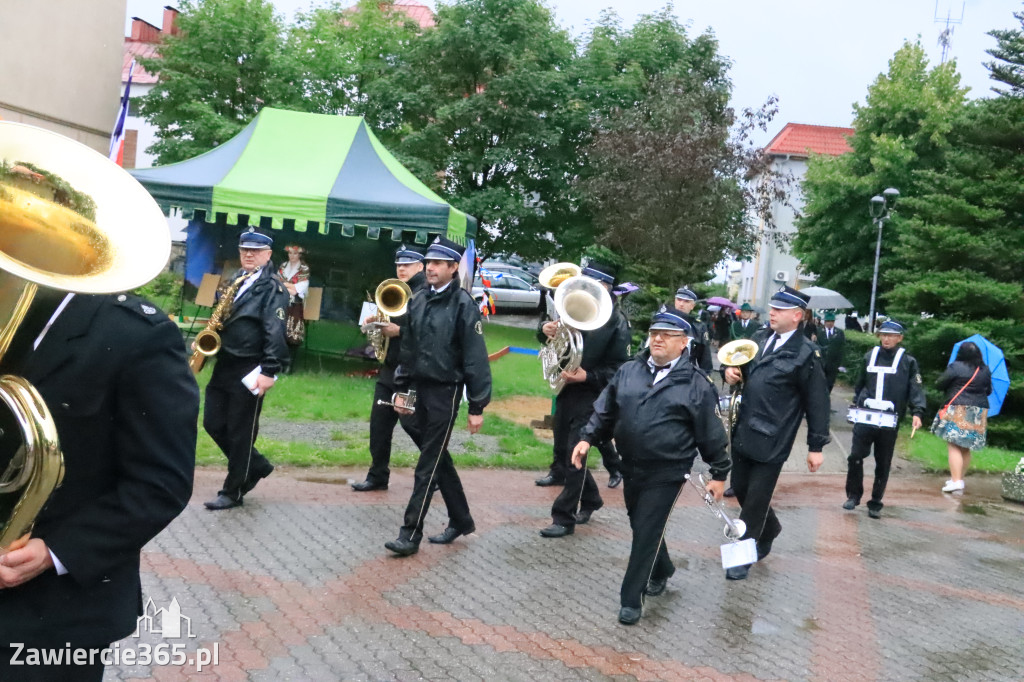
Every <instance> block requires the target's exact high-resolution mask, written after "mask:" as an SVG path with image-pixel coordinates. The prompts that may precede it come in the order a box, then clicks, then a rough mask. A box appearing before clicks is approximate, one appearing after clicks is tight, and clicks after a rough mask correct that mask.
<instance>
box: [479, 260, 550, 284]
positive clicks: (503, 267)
mask: <svg viewBox="0 0 1024 682" xmlns="http://www.w3.org/2000/svg"><path fill="white" fill-rule="evenodd" d="M480 270H481V271H486V272H501V273H504V274H506V275H515V276H516V277H518V278H520V279H525V280H526V281H527V282H529V283H530V284H531V285H533V286H535V287H538V288H539V281H540V280H538V279H537V275H535V274H533V273H532V272H530V271H528V270H524V269H523V268H521V267H519V266H518V265H511V264H509V263H503V262H501V261H493V260H485V261H484V262H483V263H481V264H480Z"/></svg>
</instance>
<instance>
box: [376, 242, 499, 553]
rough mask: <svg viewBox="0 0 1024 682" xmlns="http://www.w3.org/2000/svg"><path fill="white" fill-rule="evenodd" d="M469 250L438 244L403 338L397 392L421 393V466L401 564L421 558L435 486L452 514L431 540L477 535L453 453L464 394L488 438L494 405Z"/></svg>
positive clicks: (394, 544)
mask: <svg viewBox="0 0 1024 682" xmlns="http://www.w3.org/2000/svg"><path fill="white" fill-rule="evenodd" d="M465 250H466V249H465V247H464V246H460V245H459V244H456V243H455V242H453V241H451V240H450V239H446V238H444V237H437V238H436V239H434V242H433V243H432V244H431V245H430V247H429V248H428V249H427V254H426V261H427V266H426V271H427V283H428V284H429V285H430V290H429V291H422V292H420V293H419V294H417V295H416V296H414V297H413V299H412V301H411V302H410V303H409V313H408V318H409V319H408V327H406V328H405V329H403V330H402V352H401V360H400V362H399V365H398V368H397V370H396V371H395V385H396V386H397V387H398V388H399V390H400V391H403V392H404V391H407V390H409V389H413V390H415V391H416V403H415V413H414V414H415V416H416V419H415V423H416V429H417V430H418V431H419V433H420V458H419V461H418V462H417V463H416V475H415V480H414V482H413V489H412V497H411V498H410V499H409V505H408V506H407V507H406V510H405V519H404V521H403V523H402V528H401V530H399V532H398V539H396V540H392V541H390V542H387V543H385V544H384V546H385V547H387V548H388V549H389V550H391V551H392V552H394V553H395V554H398V555H399V556H408V555H410V554H415V553H416V552H417V551H419V547H420V540H421V539H422V537H423V520H424V519H425V518H426V516H427V510H428V509H429V508H430V498H431V486H432V485H433V483H434V482H435V481H436V482H437V485H438V488H439V489H440V491H441V497H442V498H443V499H444V503H445V506H447V507H448V527H447V528H445V529H444V532H442V533H441V534H439V535H434V536H431V537H430V538H429V540H430V541H431V542H433V543H435V544H448V543H450V542H452V541H453V540H455V538H457V537H459V536H460V535H468V534H470V533H472V532H473V531H475V530H476V525H475V524H474V523H473V517H472V516H471V515H470V513H469V502H468V501H467V500H466V493H465V491H463V489H462V481H461V480H460V479H459V474H458V472H457V471H456V470H455V464H454V463H453V462H452V456H451V455H450V454H449V453H448V439H449V438H451V435H452V427H453V426H454V425H455V419H456V417H457V416H458V414H459V402H460V401H461V400H462V390H463V387H465V389H466V394H467V395H468V397H469V432H470V433H476V432H477V431H479V430H480V427H481V426H482V425H483V423H484V408H485V407H487V404H488V403H489V402H490V401H491V367H490V361H489V360H488V358H487V347H486V345H485V344H484V330H483V323H482V322H481V321H480V310H479V308H478V307H477V304H476V301H474V300H473V297H472V296H471V295H470V294H469V292H467V291H466V290H465V289H463V288H462V287H460V286H459V277H458V270H459V261H460V260H462V254H463V253H465ZM399 402H402V401H401V400H399ZM395 409H396V410H397V411H399V412H400V413H403V412H404V413H405V414H410V411H409V410H406V409H404V408H403V407H400V406H397V405H396V406H395Z"/></svg>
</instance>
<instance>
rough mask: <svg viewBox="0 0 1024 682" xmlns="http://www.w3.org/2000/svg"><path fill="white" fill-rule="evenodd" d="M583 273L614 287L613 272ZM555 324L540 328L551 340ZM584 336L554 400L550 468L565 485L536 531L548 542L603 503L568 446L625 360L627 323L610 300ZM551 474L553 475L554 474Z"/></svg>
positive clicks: (592, 268)
mask: <svg viewBox="0 0 1024 682" xmlns="http://www.w3.org/2000/svg"><path fill="white" fill-rule="evenodd" d="M582 274H583V275H585V276H587V277H592V278H593V279H596V280H597V281H598V282H601V284H602V285H604V287H605V288H606V289H608V291H609V292H611V289H612V287H613V286H614V285H615V268H614V267H613V266H611V265H606V264H604V263H597V262H595V261H590V262H589V263H587V264H586V265H584V266H583V271H582ZM557 324H558V323H557V322H548V323H546V324H545V325H544V328H543V329H544V333H545V334H546V335H547V336H548V338H552V337H554V335H555V332H556V331H557ZM581 333H582V335H583V357H582V358H581V360H580V366H579V369H577V370H576V371H575V372H573V373H572V374H569V373H565V372H563V376H564V377H565V388H563V389H562V391H561V393H559V394H558V397H557V398H555V424H554V427H555V429H554V431H555V443H554V462H555V463H554V464H553V465H552V470H554V469H555V468H556V467H557V468H559V469H561V471H562V472H564V474H563V475H564V476H565V487H564V488H562V492H561V493H560V494H559V495H558V497H557V498H555V502H554V504H553V505H552V506H551V519H552V523H551V525H550V526H548V527H547V528H544V529H543V530H541V531H540V534H541V535H543V536H544V537H546V538H560V537H564V536H566V535H571V534H572V533H573V532H574V530H575V528H576V524H577V523H580V524H583V523H587V522H588V521H590V516H591V514H593V513H594V512H595V511H597V510H598V509H600V508H601V507H602V506H603V505H604V501H603V500H602V499H601V493H600V492H599V491H598V488H597V483H596V482H595V481H594V477H593V475H592V474H591V473H590V471H589V470H588V469H587V468H586V467H584V468H583V469H582V470H580V469H576V468H575V467H571V466H569V457H570V455H571V454H572V447H573V446H574V445H575V444H576V443H577V442H579V434H580V430H581V429H582V428H583V427H584V425H586V423H587V419H589V418H590V413H591V411H592V410H593V407H594V401H595V400H597V396H598V395H600V393H601V390H602V389H604V387H605V386H606V385H607V384H608V381H609V380H610V379H611V378H612V375H613V374H615V371H616V370H617V369H618V368H619V366H620V365H622V363H623V362H625V361H626V360H628V359H629V344H630V340H631V339H630V331H629V322H628V321H627V320H626V316H625V315H624V314H623V313H622V310H621V309H620V308H619V306H618V303H617V302H616V301H615V300H614V299H613V303H612V314H611V316H610V317H609V318H608V321H607V322H605V323H604V325H603V326H601V327H598V328H597V329H595V330H593V331H585V332H581ZM553 473H554V471H553Z"/></svg>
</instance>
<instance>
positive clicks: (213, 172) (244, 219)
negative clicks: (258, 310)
mask: <svg viewBox="0 0 1024 682" xmlns="http://www.w3.org/2000/svg"><path fill="white" fill-rule="evenodd" d="M131 173H132V175H133V176H135V178H136V179H137V180H138V181H139V182H140V183H142V185H143V186H144V187H145V188H146V189H147V190H148V191H149V193H150V194H151V195H152V196H153V198H154V199H156V201H157V203H158V204H160V206H161V208H163V210H164V212H165V213H168V214H170V213H171V212H172V211H178V212H180V215H181V216H182V217H184V218H185V219H187V220H189V221H191V222H190V225H189V228H188V244H187V254H188V255H187V263H186V268H185V270H186V279H188V280H189V281H190V282H192V283H193V284H198V281H199V280H200V279H201V278H202V275H203V273H205V272H215V271H217V269H218V267H219V265H218V264H219V263H220V262H222V261H224V260H227V259H230V258H232V257H234V258H237V250H236V245H237V235H238V233H239V232H240V231H242V230H244V229H247V227H248V226H255V227H259V228H260V229H262V230H264V231H266V232H267V233H268V234H270V235H271V236H273V237H274V241H275V244H274V246H275V248H274V252H275V262H279V261H280V260H281V256H282V252H281V247H283V246H284V245H285V244H290V243H296V244H300V245H302V246H304V247H305V248H306V251H307V261H308V262H309V264H310V268H311V270H312V276H313V278H314V279H318V278H319V279H320V280H321V281H320V284H322V285H324V286H325V287H326V289H325V301H324V306H325V313H326V314H327V316H329V317H338V318H349V317H351V312H352V311H350V312H349V313H348V314H335V315H331V314H330V310H329V309H330V308H332V307H333V308H340V307H347V308H351V309H353V310H354V308H355V307H357V303H358V300H360V299H361V298H362V296H361V292H362V291H364V290H365V289H367V288H369V289H370V290H372V289H373V288H374V287H375V286H376V284H377V282H379V281H380V280H381V279H383V278H384V277H389V276H391V277H393V276H394V269H393V267H392V266H391V262H392V261H391V255H392V254H393V252H394V249H395V248H397V246H398V243H399V242H402V241H404V242H406V243H418V244H426V243H427V242H429V241H431V240H432V239H433V238H434V235H446V236H447V237H448V238H450V239H453V240H455V241H457V242H459V243H461V244H465V245H466V246H467V247H470V248H468V249H467V252H472V251H473V249H472V246H473V245H474V241H475V237H476V231H477V221H476V219H475V218H473V217H472V216H469V215H467V214H465V213H463V212H462V211H459V210H458V209H456V208H454V207H453V206H451V205H449V204H448V203H447V202H446V201H445V200H444V199H442V198H441V197H439V196H438V195H437V194H435V193H434V192H433V191H431V190H430V189H429V188H428V187H427V186H426V185H424V184H423V183H422V182H420V181H419V180H418V179H417V178H416V177H415V176H414V175H413V174H412V173H411V172H409V170H408V169H406V168H405V167H404V166H403V165H402V164H401V163H399V162H398V160H397V159H395V157H394V156H393V155H392V154H391V153H390V152H389V151H388V150H387V149H385V148H384V146H383V145H382V144H381V143H380V141H379V140H378V139H377V138H376V136H375V135H374V134H373V132H372V131H371V130H370V128H369V127H368V126H367V125H366V122H365V121H364V120H363V119H362V118H361V117H357V116H328V115H323V114H309V113H302V112H296V111H285V110H281V109H272V108H266V109H263V110H262V111H261V112H260V113H259V114H258V115H257V116H256V118H255V119H253V121H252V122H251V123H250V124H249V125H248V126H246V128H245V129H244V130H243V131H242V132H240V133H239V134H238V135H236V136H235V137H233V138H231V139H230V140H228V141H227V142H225V143H224V144H222V145H220V146H219V147H217V148H216V149H213V150H211V151H209V152H206V153H205V154H201V155H200V156H197V157H195V158H193V159H189V160H187V161H182V162H180V163H174V164H170V165H167V166H157V167H154V168H145V169H136V170H133V171H131ZM332 290H333V296H332ZM356 291H359V292H360V295H359V296H356V294H355V292H356Z"/></svg>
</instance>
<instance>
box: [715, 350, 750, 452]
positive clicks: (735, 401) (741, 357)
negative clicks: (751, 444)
mask: <svg viewBox="0 0 1024 682" xmlns="http://www.w3.org/2000/svg"><path fill="white" fill-rule="evenodd" d="M756 356H757V343H755V342H754V341H751V340H750V339H736V340H735V341H730V342H729V343H727V344H725V345H724V346H722V347H721V348H719V349H718V361H719V362H720V363H722V365H724V366H726V367H740V366H741V365H745V364H747V363H748V362H750V361H751V360H753V359H754V358H755V357H756ZM742 400H743V384H742V383H736V384H733V386H732V391H731V392H730V394H729V396H728V397H727V398H722V401H723V402H727V405H726V406H725V414H724V415H722V419H723V421H724V422H725V433H726V435H727V436H728V437H729V454H730V455H731V454H732V430H733V429H734V428H736V420H737V419H738V418H739V416H740V402H742ZM721 408H722V405H719V412H722V409H721Z"/></svg>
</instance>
